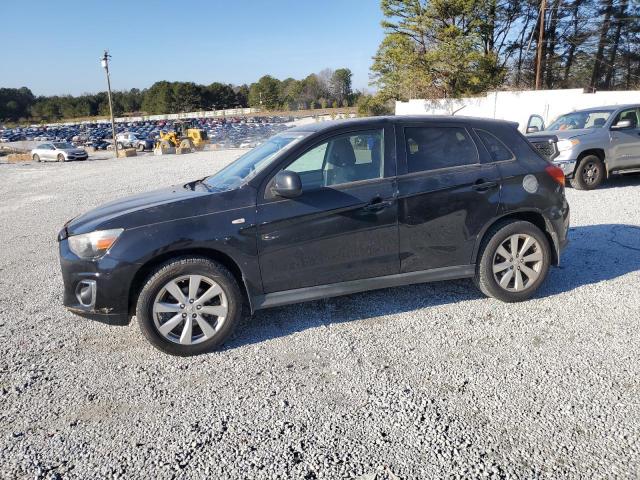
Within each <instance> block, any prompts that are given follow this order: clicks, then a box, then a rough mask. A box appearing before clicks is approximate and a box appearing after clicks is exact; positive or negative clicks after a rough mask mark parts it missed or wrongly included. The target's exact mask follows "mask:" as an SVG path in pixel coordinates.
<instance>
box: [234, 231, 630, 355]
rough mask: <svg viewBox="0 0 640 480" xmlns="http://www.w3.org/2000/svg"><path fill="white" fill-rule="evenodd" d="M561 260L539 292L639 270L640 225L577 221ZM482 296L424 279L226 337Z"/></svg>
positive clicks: (306, 309)
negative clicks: (420, 281)
mask: <svg viewBox="0 0 640 480" xmlns="http://www.w3.org/2000/svg"><path fill="white" fill-rule="evenodd" d="M569 241H570V242H569V245H568V246H567V248H566V249H565V251H564V252H563V253H562V258H561V265H560V266H558V267H555V268H552V269H551V271H550V272H549V276H548V277H547V280H546V281H545V283H544V284H543V285H542V287H541V288H540V290H538V292H537V293H536V298H540V297H546V296H552V295H558V294H561V293H566V292H570V291H571V290H574V289H576V288H580V287H584V286H588V285H592V284H596V283H599V282H603V281H606V280H612V279H615V278H617V277H620V276H623V275H625V274H627V273H631V272H635V271H638V270H640V226H635V225H621V224H602V225H587V226H579V227H573V228H571V229H570V231H569ZM482 298H484V297H483V295H482V294H481V293H480V292H479V291H478V290H477V289H476V288H475V286H474V285H473V282H472V281H471V280H468V279H466V280H453V281H447V282H434V283H423V284H417V285H410V286H406V287H396V288H389V289H382V290H375V291H370V292H364V293H358V294H353V295H347V296H343V297H335V298H330V299H326V300H319V301H314V302H307V303H302V304H296V305H289V306H284V307H277V308H272V309H268V310H261V311H258V312H256V313H255V315H254V316H253V317H249V316H248V315H247V316H245V318H244V319H243V320H242V322H241V325H239V327H238V328H237V329H236V333H235V334H234V335H233V336H232V337H231V338H230V339H229V341H227V342H226V345H225V349H233V348H236V347H240V346H243V345H250V344H255V343H259V342H263V341H265V340H269V339H273V338H278V337H284V336H288V335H292V334H294V333H296V332H300V331H304V330H306V329H309V328H317V327H321V326H326V325H329V324H336V323H343V322H350V321H353V320H364V319H373V318H376V317H381V316H385V315H392V314H398V313H404V312H408V311H412V310H417V309H421V308H425V307H434V306H438V305H443V304H450V303H457V302H461V301H465V300H478V299H482Z"/></svg>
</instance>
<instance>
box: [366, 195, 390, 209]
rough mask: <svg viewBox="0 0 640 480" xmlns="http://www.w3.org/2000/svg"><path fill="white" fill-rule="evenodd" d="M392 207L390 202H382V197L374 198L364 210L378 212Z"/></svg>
mask: <svg viewBox="0 0 640 480" xmlns="http://www.w3.org/2000/svg"><path fill="white" fill-rule="evenodd" d="M391 205H392V203H391V202H390V201H386V200H382V197H375V198H374V199H373V200H371V202H369V204H368V205H367V206H365V207H364V209H365V210H366V211H367V212H379V211H380V210H384V209H385V208H388V207H390V206H391Z"/></svg>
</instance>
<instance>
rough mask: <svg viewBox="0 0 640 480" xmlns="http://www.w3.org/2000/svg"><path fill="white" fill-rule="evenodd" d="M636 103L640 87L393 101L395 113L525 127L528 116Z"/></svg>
mask: <svg viewBox="0 0 640 480" xmlns="http://www.w3.org/2000/svg"><path fill="white" fill-rule="evenodd" d="M624 103H639V104H640V90H627V91H615V92H596V93H584V92H583V90H582V89H579V88H576V89H565V90H526V91H518V92H490V93H487V95H486V96H483V97H470V98H459V99H437V100H421V99H416V100H414V99H411V100H409V101H408V102H396V109H395V112H396V115H425V114H427V115H463V116H468V117H485V118H497V119H501V120H510V121H513V122H518V124H519V125H520V129H521V130H524V128H526V124H527V121H528V119H529V116H530V115H533V114H536V115H540V116H541V117H542V118H543V119H544V121H545V124H549V123H550V122H551V121H552V120H553V119H555V118H557V117H558V116H559V115H562V114H563V113H567V112H571V111H573V110H579V109H582V108H589V107H598V106H604V105H619V104H624Z"/></svg>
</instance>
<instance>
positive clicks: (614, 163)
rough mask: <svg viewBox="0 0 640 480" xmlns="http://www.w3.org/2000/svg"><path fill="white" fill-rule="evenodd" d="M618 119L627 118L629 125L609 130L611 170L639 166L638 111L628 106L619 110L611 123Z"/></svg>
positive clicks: (639, 124) (639, 113) (639, 133)
mask: <svg viewBox="0 0 640 480" xmlns="http://www.w3.org/2000/svg"><path fill="white" fill-rule="evenodd" d="M620 120H629V121H630V122H631V127H629V128H621V129H614V130H610V131H609V133H610V135H611V153H612V158H611V161H610V163H609V168H610V169H611V170H617V169H624V168H640V111H639V109H638V108H628V109H626V110H623V111H621V112H619V113H618V114H617V115H616V117H615V118H614V119H613V123H612V125H615V124H617V123H618V122H619V121H620Z"/></svg>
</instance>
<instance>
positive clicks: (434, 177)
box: [58, 116, 569, 355]
mask: <svg viewBox="0 0 640 480" xmlns="http://www.w3.org/2000/svg"><path fill="white" fill-rule="evenodd" d="M564 182H565V175H564V172H563V171H562V170H561V169H560V168H558V167H556V166H554V165H553V164H552V163H550V162H549V161H548V160H546V159H545V158H544V157H542V156H541V155H540V154H539V153H538V152H537V151H536V149H534V148H533V147H532V146H531V144H530V143H529V142H528V141H527V140H526V139H525V138H524V137H523V136H522V135H521V134H520V133H519V132H518V131H517V125H516V124H514V123H508V122H503V121H494V120H483V119H472V118H464V117H402V116H395V117H377V118H367V119H355V120H347V121H337V122H325V123H316V124H313V125H307V126H303V127H297V128H293V129H290V130H287V131H285V132H284V133H281V134H279V135H276V136H274V137H272V138H271V139H269V140H267V141H266V142H265V143H263V144H261V145H260V146H258V147H257V148H255V149H254V150H251V151H250V152H248V153H246V154H245V155H243V156H242V157H240V158H239V159H238V160H236V161H235V162H233V163H231V164H230V165H228V166H227V167H226V168H224V169H222V170H221V171H219V172H218V173H215V174H213V175H211V176H209V177H206V178H202V179H199V180H195V181H192V182H189V183H186V184H183V185H176V186H174V187H171V188H165V189H162V190H157V191H154V192H150V193H144V194H141V195H136V196H133V197H129V198H125V199H121V200H117V201H114V202H111V203H108V204H106V205H103V206H101V207H99V208H97V209H95V210H92V211H90V212H88V213H85V214H84V215H81V216H79V217H77V218H75V219H73V220H71V221H69V222H68V223H67V224H66V225H65V226H64V228H63V229H62V231H61V232H60V234H59V237H58V239H59V247H60V260H61V265H62V274H63V278H64V304H65V305H66V306H67V307H68V308H69V309H70V310H71V311H73V312H75V313H77V314H79V315H82V316H85V317H89V318H93V319H98V320H102V321H105V322H107V323H127V322H128V321H129V320H130V319H131V317H133V316H135V317H136V318H137V322H138V323H139V326H140V329H141V330H142V333H143V334H144V336H145V337H146V338H147V339H148V340H149V341H150V342H151V343H152V344H153V345H154V346H156V347H157V348H159V349H161V350H163V351H164V352H167V353H170V354H174V355H193V354H199V353H202V352H205V351H210V350H212V349H215V348H216V347H219V346H220V345H221V344H222V343H223V342H224V341H225V339H227V338H228V337H229V335H230V334H231V332H232V331H233V329H234V327H235V326H236V325H237V324H238V322H239V320H240V317H241V313H242V310H243V307H244V306H246V308H248V309H249V311H250V312H252V313H253V312H254V311H256V310H259V309H263V308H268V307H274V306H277V305H285V304H290V303H296V302H303V301H307V300H315V299H320V298H325V297H332V296H337V295H347V294H351V293H354V292H361V291H365V290H371V289H378V288H387V287H398V286H401V285H407V284H412V283H420V282H431V281H439V280H448V279H454V278H473V280H474V281H475V284H476V285H477V286H478V288H479V289H480V290H481V291H482V292H483V293H484V294H485V295H488V296H490V297H495V298H497V299H500V300H502V301H505V302H516V301H522V300H526V299H528V298H530V297H531V296H532V295H533V294H534V293H535V292H536V290H537V289H538V288H539V287H540V285H541V284H542V282H543V281H544V279H545V277H546V276H547V273H548V271H549V268H550V266H552V265H557V264H558V263H559V262H560V253H561V251H562V249H563V247H564V246H565V244H566V243H567V230H568V228H569V205H568V204H567V201H566V199H565V194H564Z"/></svg>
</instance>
